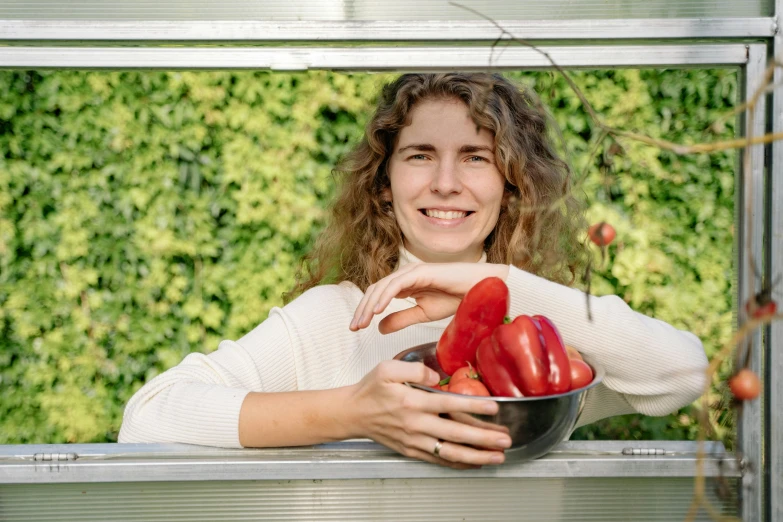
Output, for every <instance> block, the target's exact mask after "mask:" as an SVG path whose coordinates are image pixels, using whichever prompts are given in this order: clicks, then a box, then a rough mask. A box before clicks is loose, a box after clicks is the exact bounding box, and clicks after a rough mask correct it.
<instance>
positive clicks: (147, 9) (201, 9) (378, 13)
mask: <svg viewBox="0 0 783 522" xmlns="http://www.w3.org/2000/svg"><path fill="white" fill-rule="evenodd" d="M457 3H460V4H462V5H464V6H466V7H470V8H473V9H476V10H478V11H480V12H481V13H483V14H485V15H487V16H490V17H492V18H494V19H496V20H545V19H551V20H582V19H593V20H596V19H618V18H703V17H709V18H746V17H759V16H771V15H772V13H773V1H772V0H688V1H685V2H684V1H682V0H547V1H541V0H522V1H520V0H460V1H458V2H457ZM0 19H13V20H23V19H29V20H276V21H284V20H474V19H477V16H476V15H475V14H473V13H470V12H468V11H466V10H464V9H460V8H458V7H456V6H454V5H452V4H450V3H449V1H448V0H396V1H393V2H389V1H388V0H291V1H281V0H267V1H265V0H168V1H154V0H133V1H128V0H71V1H68V2H62V1H58V0H4V1H3V2H0Z"/></svg>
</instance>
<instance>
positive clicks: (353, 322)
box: [348, 319, 356, 330]
mask: <svg viewBox="0 0 783 522" xmlns="http://www.w3.org/2000/svg"><path fill="white" fill-rule="evenodd" d="M348 328H350V329H351V330H353V329H354V328H356V319H354V320H353V321H351V324H350V326H348Z"/></svg>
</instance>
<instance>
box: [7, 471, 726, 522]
mask: <svg viewBox="0 0 783 522" xmlns="http://www.w3.org/2000/svg"><path fill="white" fill-rule="evenodd" d="M731 485H732V488H736V487H737V481H736V480H734V481H732V483H731ZM709 491H710V492H712V491H713V488H709ZM710 494H711V495H712V493H710ZM692 497H693V479H687V478H663V477H662V478H648V479H641V478H608V479H607V478H581V479H537V478H530V479H499V478H484V479H459V478H457V479H377V480H324V481H320V480H293V481H242V482H237V481H220V482H164V483H124V484H116V483H115V484H112V483H96V484H41V485H5V486H0V520H3V521H4V522H22V521H25V522H28V521H42V520H46V521H58V522H89V521H106V522H109V521H116V520H123V521H145V520H159V521H170V522H174V521H180V522H186V521H187V522H200V521H210V522H220V521H231V522H240V521H247V520H257V521H292V520H296V521H317V520H333V521H350V520H366V521H379V520H393V521H400V522H402V521H407V520H427V521H428V522H438V521H444V522H446V521H448V522H453V521H454V520H464V521H480V522H486V521H498V522H503V521H509V522H510V521H515V522H516V521H520V520H531V521H541V520H546V521H563V522H565V521H580V522H591V521H594V522H598V521H602V522H663V521H666V522H671V521H673V520H683V519H684V517H685V514H686V512H687V509H688V506H689V504H690V501H691V499H692ZM711 501H712V502H713V505H714V506H715V507H716V508H717V509H718V510H719V511H721V512H722V513H724V514H729V513H736V499H735V498H732V499H730V500H727V501H724V502H719V501H718V500H717V499H716V498H714V496H713V497H711ZM702 515H703V516H702V517H701V518H697V520H708V518H707V517H706V514H705V513H704V512H703V511H702Z"/></svg>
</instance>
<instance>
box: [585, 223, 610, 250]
mask: <svg viewBox="0 0 783 522" xmlns="http://www.w3.org/2000/svg"><path fill="white" fill-rule="evenodd" d="M587 235H588V236H590V241H592V242H593V243H595V244H596V245H598V246H599V247H605V246H607V245H608V244H610V243H611V242H612V241H614V238H615V236H616V235H617V232H615V230H614V227H613V226H612V225H610V224H609V223H607V222H606V221H601V222H600V223H596V224H594V225H590V228H589V229H588V230H587Z"/></svg>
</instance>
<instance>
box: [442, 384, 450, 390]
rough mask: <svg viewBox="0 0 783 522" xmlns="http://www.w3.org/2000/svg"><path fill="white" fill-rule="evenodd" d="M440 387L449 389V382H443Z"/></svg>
mask: <svg viewBox="0 0 783 522" xmlns="http://www.w3.org/2000/svg"><path fill="white" fill-rule="evenodd" d="M440 389H441V390H443V391H449V383H446V384H441V385H440Z"/></svg>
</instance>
